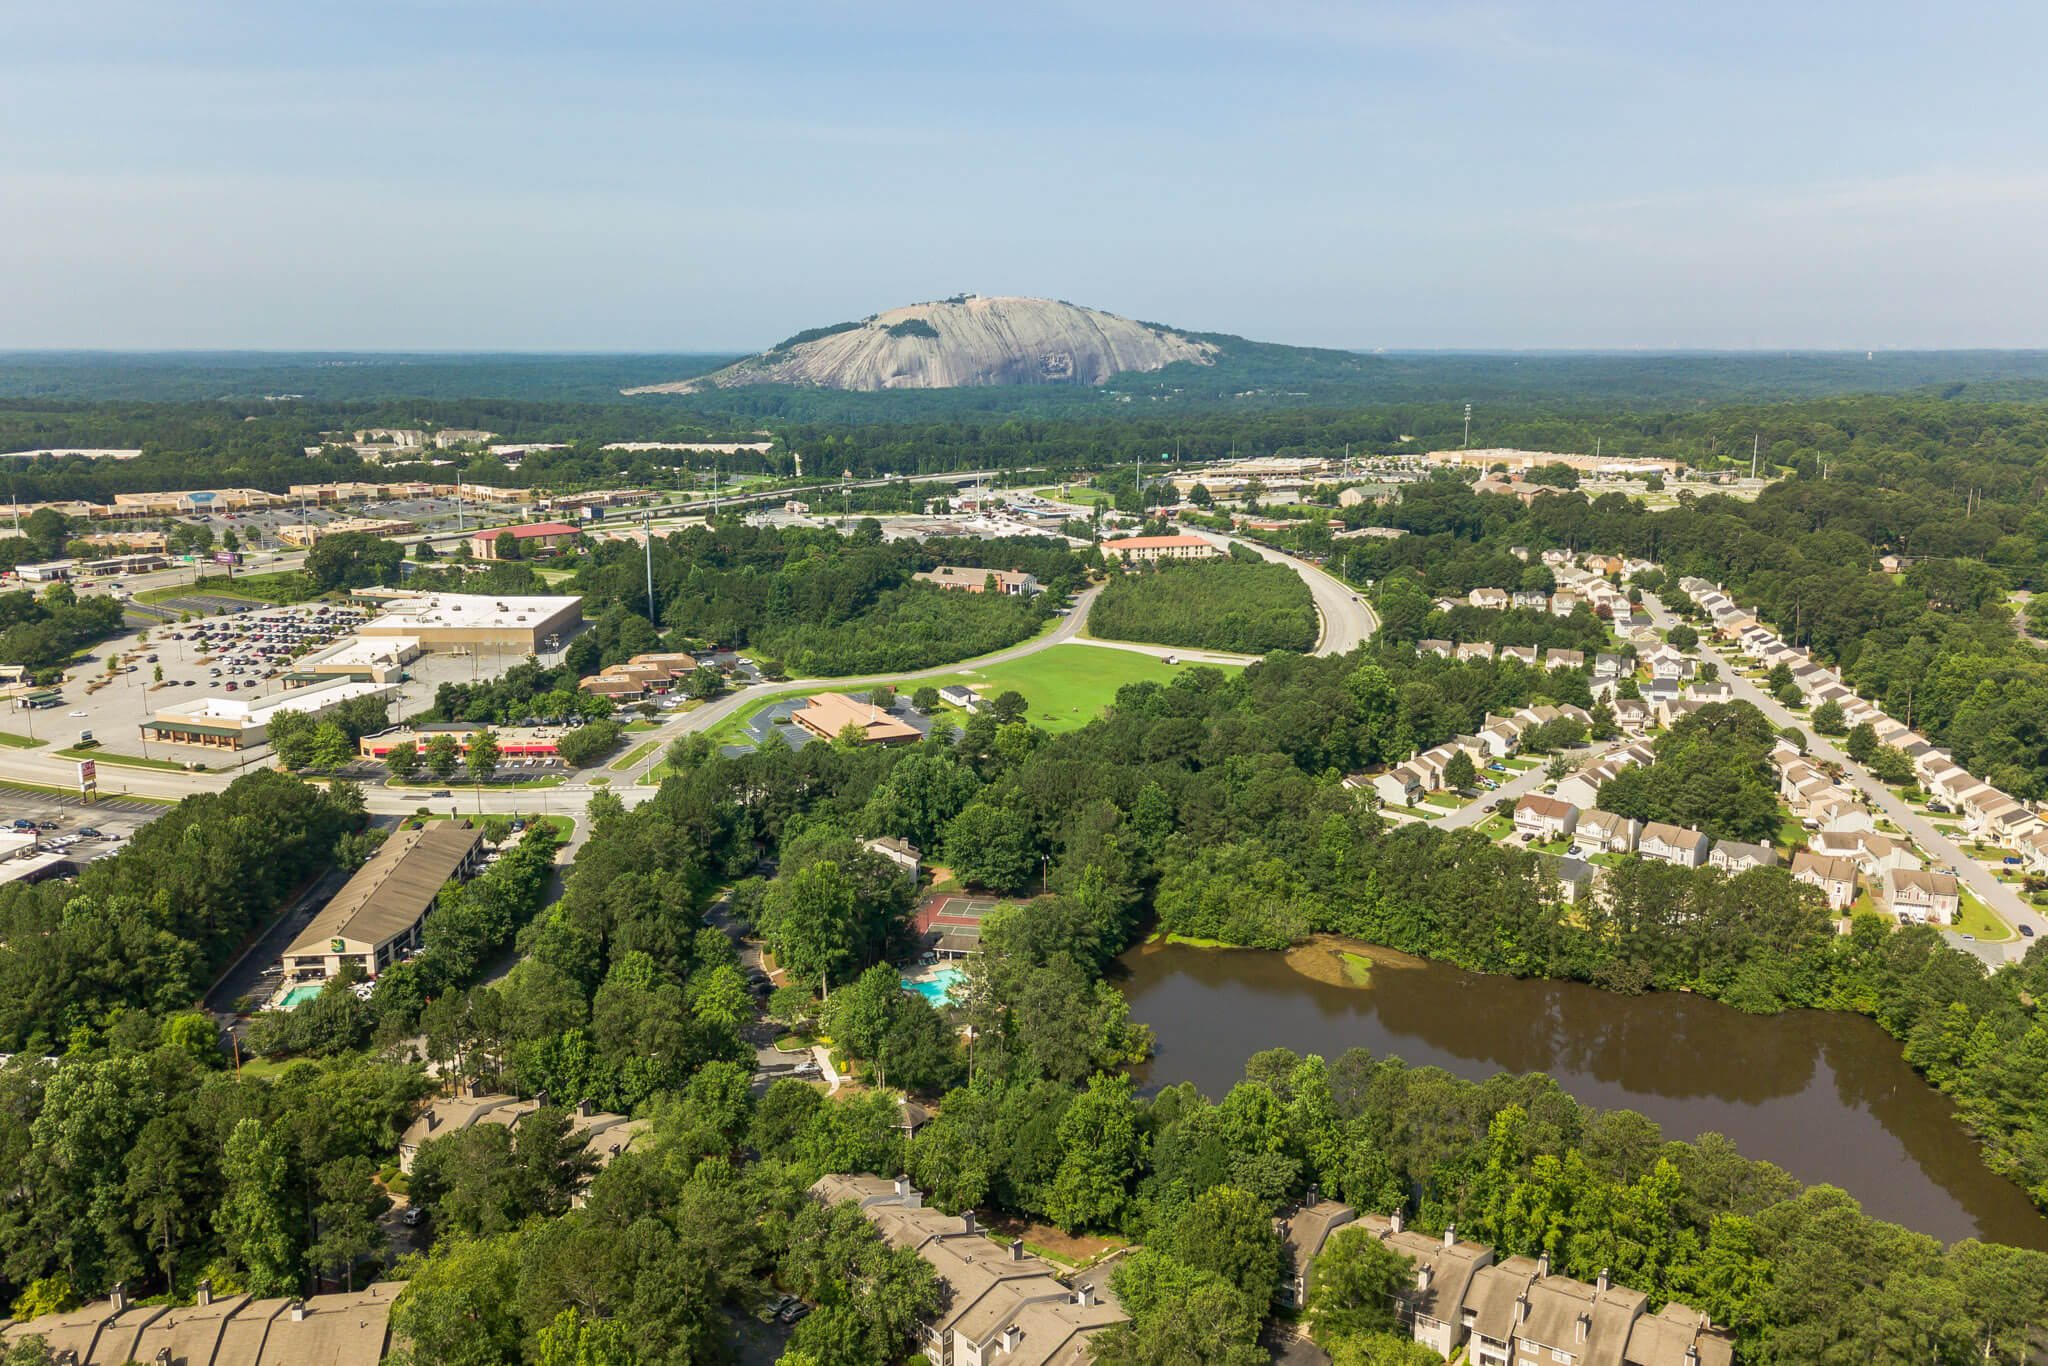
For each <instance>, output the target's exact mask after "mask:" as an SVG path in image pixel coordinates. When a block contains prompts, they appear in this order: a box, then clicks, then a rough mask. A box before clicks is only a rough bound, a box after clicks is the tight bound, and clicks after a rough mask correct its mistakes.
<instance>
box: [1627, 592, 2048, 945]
mask: <svg viewBox="0 0 2048 1366" xmlns="http://www.w3.org/2000/svg"><path fill="white" fill-rule="evenodd" d="M1643 602H1644V604H1645V605H1646V606H1647V607H1648V608H1649V609H1650V618H1651V620H1652V621H1654V622H1655V623H1656V624H1657V626H1658V628H1659V629H1663V628H1665V627H1669V626H1672V625H1675V624H1676V623H1677V618H1676V617H1673V616H1672V615H1671V614H1670V613H1668V612H1666V611H1665V610H1664V605H1663V604H1662V603H1660V602H1658V601H1656V599H1654V598H1653V597H1651V596H1650V595H1649V594H1647V593H1645V594H1644V595H1643ZM1699 655H1700V658H1702V659H1710V660H1713V661H1715V662H1716V663H1718V664H1719V665H1720V666H1721V677H1722V678H1723V679H1724V680H1726V681H1727V683H1728V684H1729V686H1730V687H1731V688H1733V689H1734V692H1735V695H1736V696H1737V697H1739V698H1741V699H1742V700H1743V701H1745V702H1749V703H1752V704H1754V705H1755V706H1756V708H1757V709H1758V710H1759V711H1761V712H1763V714H1764V715H1765V717H1767V718H1768V719H1769V720H1770V723H1771V724H1772V725H1774V726H1779V727H1784V726H1797V727H1798V728H1799V730H1800V732H1801V733H1802V734H1804V735H1805V736H1806V746H1807V752H1808V753H1809V754H1811V755H1812V756H1813V757H1815V758H1816V759H1819V760H1822V761H1824V762H1828V763H1835V764H1839V765H1841V768H1842V771H1843V772H1844V773H1845V774H1847V775H1848V776H1849V780H1850V781H1851V782H1853V783H1854V784H1855V785H1856V786H1857V788H1858V789H1860V790H1861V791H1862V793H1863V795H1864V797H1865V799H1866V800H1867V801H1868V802H1869V803H1870V807H1871V810H1873V811H1881V812H1883V813H1884V815H1885V817H1886V818H1887V819H1889V820H1890V821H1891V823H1892V824H1893V825H1896V826H1897V827H1898V828H1899V829H1901V830H1903V831H1905V832H1906V833H1907V834H1908V835H1909V836H1911V837H1912V840H1913V842H1914V843H1915V844H1917V845H1919V846H1920V850H1921V852H1922V853H1923V854H1924V855H1926V857H1927V860H1928V863H1929V865H1930V866H1932V867H1934V868H1941V867H1944V866H1947V867H1951V868H1953V869H1954V870H1955V872H1956V876H1957V877H1958V878H1959V879H1960V880H1961V881H1962V882H1963V884H1964V885H1965V886H1967V887H1968V888H1969V889H1970V890H1971V891H1972V892H1973V893H1975V894H1976V896H1977V898H1978V899H1979V900H1980V901H1982V902H1983V903H1984V904H1985V905H1987V906H1989V907H1990V908H1991V909H1992V910H1993V911H1995V912H1997V914H1998V916H1999V918H2000V919H2002V920H2004V921H2005V922H2006V923H2007V924H2009V925H2011V926H2013V927H2014V929H2018V928H2019V927H2020V926H2021V925H2026V926H2029V927H2031V928H2032V929H2033V931H2034V933H2035V934H2036V935H2048V917H2044V916H2043V915H2042V914H2041V912H2040V911H2038V910H2036V909H2035V908H2034V907H2032V906H2030V905H2028V904H2027V903H2026V902H2025V901H2023V900H2022V899H2021V898H2020V897H2019V895H2018V894H2017V893H2015V892H2014V891H2013V890H2012V889H2011V888H2010V887H2008V886H2006V885H2005V884H2004V883H2002V882H2000V881H1999V880H1998V879H1997V878H1995V877H1993V876H1992V875H1991V874H1990V873H1989V872H1987V871H1986V870H1985V869H1984V867H1983V865H1981V864H1979V863H1978V862H1977V861H1976V860H1975V859H1973V858H1971V857H1970V855H1969V854H1968V853H1967V852H1965V851H1964V850H1963V849H1961V848H1959V847H1957V845H1956V844H1955V842H1954V841H1952V840H1951V839H1949V837H1948V836H1946V835H1944V834H1942V833H1941V832H1940V831H1939V830H1937V829H1935V828H1934V826H1933V824H1932V823H1931V822H1929V821H1928V820H1927V819H1926V818H1925V817H1923V816H1920V815H1917V814H1915V813H1914V812H1913V810H1912V809H1911V808H1909V807H1908V806H1907V805H1906V804H1905V803H1904V802H1902V801H1900V800H1899V798H1898V796H1897V795H1896V794H1895V793H1893V792H1892V790H1891V789H1890V788H1888V787H1886V786H1885V785H1884V784H1882V783H1880V782H1878V781H1877V780H1876V779H1874V778H1872V777H1871V776H1870V775H1869V774H1868V773H1866V772H1865V771H1864V770H1863V768H1862V766H1861V765H1859V764H1856V763H1853V762H1851V761H1850V759H1849V756H1848V755H1846V754H1844V753H1843V752H1842V751H1841V750H1840V749H1839V748H1837V747H1836V745H1835V744H1834V742H1833V741H1831V740H1829V739H1828V738H1827V737H1826V736H1823V735H1816V734H1814V733H1813V723H1812V722H1811V721H1809V720H1808V719H1807V718H1805V717H1803V716H1798V715H1795V714H1794V713H1793V712H1791V711H1789V710H1787V709H1786V708H1785V707H1783V706H1781V705H1779V703H1778V701H1777V700H1776V699H1775V698H1773V697H1771V696H1769V695H1768V694H1766V693H1765V692H1764V690H1763V689H1762V688H1759V687H1758V686H1757V685H1756V684H1755V683H1754V682H1753V681H1751V680H1750V679H1747V678H1744V677H1743V676H1742V675H1741V674H1740V673H1738V672H1736V668H1735V661H1733V660H1731V659H1730V658H1729V657H1728V656H1726V655H1724V654H1723V653H1722V652H1721V651H1720V650H1719V649H1717V648H1715V647H1714V646H1712V645H1710V644H1708V643H1707V641H1706V640H1705V639H1704V638H1702V639H1701V641H1700V647H1699ZM1945 933H1946V934H1947V935H1948V938H1949V940H1950V942H1952V943H1954V944H1955V945H1956V947H1957V948H1960V949H1966V950H1968V951H1969V952H1971V953H1974V954H1975V955H1976V956H1977V957H1979V958H1981V959H1983V960H1984V961H1985V962H1986V963H1988V964H1990V965H1991V966H1992V967H1997V966H1999V965H2000V964H2002V963H2005V962H2008V961H2012V960H2016V959H2019V958H2021V957H2024V956H2025V954H2026V952H2027V950H2028V949H2029V948H2031V947H2032V946H2033V943H2034V941H2033V940H2032V939H2029V938H2027V937H2026V936H2025V935H2019V934H2016V935H2015V936H2014V937H2013V938H2011V939H2009V940H2007V941H2005V942H2004V943H2002V944H1987V943H1984V942H1982V941H1981V940H1973V941H1970V942H1967V943H1966V942H1964V940H1963V939H1962V937H1961V936H1960V935H1959V934H1958V933H1957V932H1956V931H1954V930H1948V931H1946V932H1945Z"/></svg>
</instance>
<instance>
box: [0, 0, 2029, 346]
mask: <svg viewBox="0 0 2048 1366" xmlns="http://www.w3.org/2000/svg"><path fill="white" fill-rule="evenodd" d="M2044 40H2048V6H2041V5H2038V4H2028V3H2022V2H2021V0H2015V2H2014V3H2010V4H2004V5H1992V4H1981V3H1974V0H1947V3H1944V4H1941V5H1930V4H1926V3H1924V2H1920V0H1916V2H1915V3H1904V2H1903V0H1862V3H1855V4H1849V3H1832V0H1825V2H1822V3H1805V2H1804V0H1778V3H1774V4H1752V3H1748V2H1747V0H1716V3H1713V4H1705V5H1702V4H1697V3H1693V4H1685V5H1680V4H1674V3H1667V0H1592V2H1588V3H1573V0H1553V2H1552V3H1528V4H1523V3H1465V2H1464V0H1437V2H1435V3H1428V2H1424V0H1416V2H1415V3H1410V2H1409V0H1359V2H1358V3H1351V4H1339V3H1315V2H1314V0H1260V2H1258V3H1253V2H1251V0H1244V2H1242V3H1240V2H1239V0H1129V2H1128V3H1125V2H1122V0H1092V3H1091V2H1085V0H1073V2H1071V3H1070V2H1069V0H1034V3H1032V4H1029V5H1005V6H997V5H985V4H978V3H971V2H970V3H959V0H954V2H953V3H930V2H929V0H896V3H892V4H889V5H870V6H862V5H857V4H853V3H848V2H847V0H738V3H734V2H733V0H724V2H723V3H719V4H715V5H713V4H701V3H697V0H670V2H669V3H653V2H649V3H606V0H590V2H589V3H580V4H579V3H530V2H529V0H425V2H415V3H397V2H395V0H291V2H290V3H282V4H281V3H277V0H264V2H263V3H241V2H240V0H181V3H178V4H175V5H165V4H163V3H161V0H150V2H149V3H141V2H140V0H67V3H65V4H61V5H57V4H40V5H31V4H27V3H17V4H12V5H7V6H4V7H0V349H26V348H104V349H223V348H225V349H242V348H247V349H280V350H287V349H289V350H301V349H347V350H529V351H561V350H579V351H712V350H716V351H728V350H730V351H744V350H755V349H759V348H762V347H765V346H767V345H769V344H771V343H772V342H774V341H776V340H778V339H779V338H781V337H783V336H786V335H788V334H789V333H792V332H795V331H797V330H799V329H801V328H805V327H811V326H816V325H819V324H823V323H830V322H836V321H840V320H842V319H847V318H857V317H861V316H865V315H866V314H869V313H873V312H876V311H879V310H881V309H885V308H890V307H895V306H898V305H901V304H905V303H912V302H917V301H920V300H926V299H935V298H942V297H945V296H947V295H951V294H955V293H959V292H962V291H972V292H977V293H981V294H1028V295H1045V296H1049V297H1054V298H1062V299H1069V300H1072V301H1074V302H1077V303H1085V304H1088V305H1091V306H1094V307H1099V308H1104V309H1108V310H1109V311H1111V312H1116V313H1122V314H1126V315H1128V316H1132V317H1137V318H1144V319H1148V320H1153V321H1159V322H1166V323H1170V324H1173V325H1175V326H1181V327H1188V328H1193V329H1197V330H1202V331H1219V332H1234V333H1238V334H1241V335H1245V336H1249V337H1254V338H1258V339H1261V340H1267V341H1277V342H1288V343H1294V344H1300V345H1320V346H1335V347H1346V348H1356V349H1371V348H1376V347H1384V348H1388V349H1403V348H1431V349H1433V348H1463V349H1480V350H1500V349H1549V348H1573V349H1628V348H1647V349H1669V348H1720V349H1753V348H1814V349H1853V350H1864V349H1872V348H1963V347H2022V348H2024V347H2041V346H2044V345H2048V329H2044V320H2048V137H2044V133H2048V117H2044V116H2043V114H2042V112H2041V107H2040V104H2039V97H2038V94H2037V93H2036V91H2035V90H2034V88H2033V87H2034V85H2035V84H2036V83H2035V82H2034V80H2033V79H2032V67H2033V65H2034V62H2035V54H2037V53H2038V52H2039V51H2041V50H2042V48H2043V46H2044Z"/></svg>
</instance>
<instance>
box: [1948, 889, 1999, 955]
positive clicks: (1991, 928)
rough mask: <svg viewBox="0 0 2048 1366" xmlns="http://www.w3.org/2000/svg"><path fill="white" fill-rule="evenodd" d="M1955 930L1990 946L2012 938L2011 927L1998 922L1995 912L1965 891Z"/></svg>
mask: <svg viewBox="0 0 2048 1366" xmlns="http://www.w3.org/2000/svg"><path fill="white" fill-rule="evenodd" d="M1956 928H1957V929H1958V930H1960V931H1962V932H1963V933H1964V934H1974V935H1976V936H1977V937H1978V938H1979V939H1982V940H1984V941H1986V942H1987V943H1992V944H1996V943H2001V942H2003V941H2004V940H2007V939H2010V938H2012V926H2010V925H2008V924H2006V923H2005V922H2004V921H2003V920H2000V919H1999V918H1998V915H1997V913H1996V912H1995V911H1993V910H1992V909H1991V908H1990V907H1989V906H1986V905H1985V904H1984V903H1983V902H1981V901H1979V900H1978V899H1977V898H1976V897H1975V896H1973V895H1971V894H1970V892H1969V891H1967V890H1965V891H1964V892H1963V894H1962V909H1961V911H1960V912H1959V913H1958V914H1957V917H1956Z"/></svg>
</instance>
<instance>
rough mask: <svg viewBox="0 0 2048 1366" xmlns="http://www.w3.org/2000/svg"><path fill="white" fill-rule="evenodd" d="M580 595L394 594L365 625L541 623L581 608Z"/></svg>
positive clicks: (386, 629)
mask: <svg viewBox="0 0 2048 1366" xmlns="http://www.w3.org/2000/svg"><path fill="white" fill-rule="evenodd" d="M582 604H583V599H581V598H579V597H545V598H511V597H500V596H498V595H496V594H492V593H421V594H420V595H419V596H417V597H410V598H392V599H390V600H388V601H387V602H386V603H385V604H384V610H383V612H382V613H380V614H379V615H378V616H376V617H374V618H373V619H371V621H370V622H369V623H368V624H367V625H365V626H364V627H362V628H361V629H362V630H364V631H376V632H381V633H385V634H389V633H391V632H394V631H404V630H409V629H412V628H415V627H430V626H431V627H439V628H447V627H451V626H469V627H475V628H478V629H486V628H499V627H510V626H537V625H539V624H540V623H541V622H543V621H546V620H547V619H548V618H550V617H553V616H555V615H556V614H558V613H560V612H562V611H563V610H564V609H566V608H571V607H574V608H577V609H579V610H580V609H581V607H582Z"/></svg>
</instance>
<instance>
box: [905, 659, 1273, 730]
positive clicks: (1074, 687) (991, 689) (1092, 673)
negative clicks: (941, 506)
mask: <svg viewBox="0 0 2048 1366" xmlns="http://www.w3.org/2000/svg"><path fill="white" fill-rule="evenodd" d="M1242 667H1243V666H1242V665H1237V664H1207V665H1195V664H1168V663H1166V662H1165V661H1164V660H1162V659H1159V658H1157V657H1156V656H1153V655H1146V654H1139V653H1137V652H1136V651H1135V650H1111V649H1105V648H1103V647H1101V646H1097V645H1074V644H1066V645H1055V646H1053V647H1052V648H1051V649H1048V650H1040V651H1039V652H1038V653H1037V654H1032V655H1026V656H1024V657H1023V658H1022V659H1015V660H1011V661H1010V662H1009V663H1007V664H997V665H993V666H991V667H989V668H986V669H963V670H961V671H960V672H958V673H954V674H947V675H945V676H944V677H942V678H927V679H919V680H917V681H916V682H906V683H902V684H899V685H898V687H897V691H899V692H915V691H917V689H919V688H923V687H934V688H943V687H947V686H949V685H951V684H955V683H965V684H966V685H968V686H969V687H971V688H973V689H974V690H975V691H976V692H978V693H980V694H981V695H982V696H983V697H989V698H992V697H995V696H996V695H998V694H999V693H1004V692H1008V691H1010V690H1012V689H1015V690H1016V691H1017V692H1020V693H1022V694H1023V695H1024V700H1025V701H1026V702H1028V703H1029V704H1030V709H1029V710H1028V711H1026V712H1025V714H1024V719H1025V720H1027V721H1029V722H1030V723H1031V724H1032V725H1034V726H1037V727H1039V728H1040V729H1041V730H1048V731H1054V732H1058V731H1065V730H1078V729H1080V728H1081V727H1082V726H1085V725H1087V724H1088V723H1089V722H1090V721H1093V720H1095V719H1096V717H1097V715H1098V714H1099V713H1100V712H1101V710H1102V708H1104V707H1106V706H1108V705H1109V704H1110V703H1111V702H1113V701H1115V700H1116V693H1117V689H1119V688H1121V687H1123V686H1124V685H1125V684H1127V683H1144V682H1156V683H1166V682H1170V681H1171V680H1173V679H1175V678H1177V677H1179V676H1180V675H1181V674H1184V673H1186V672H1187V671H1188V670H1189V669H1192V668H1210V669H1223V670H1226V671H1230V672H1234V671H1236V670H1237V669H1239V668H1242Z"/></svg>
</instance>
